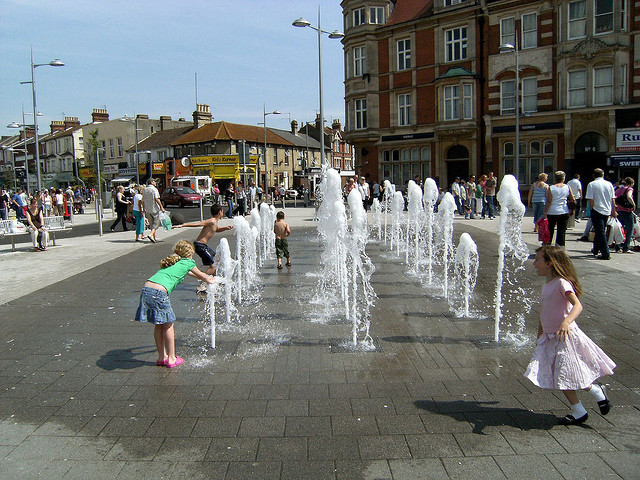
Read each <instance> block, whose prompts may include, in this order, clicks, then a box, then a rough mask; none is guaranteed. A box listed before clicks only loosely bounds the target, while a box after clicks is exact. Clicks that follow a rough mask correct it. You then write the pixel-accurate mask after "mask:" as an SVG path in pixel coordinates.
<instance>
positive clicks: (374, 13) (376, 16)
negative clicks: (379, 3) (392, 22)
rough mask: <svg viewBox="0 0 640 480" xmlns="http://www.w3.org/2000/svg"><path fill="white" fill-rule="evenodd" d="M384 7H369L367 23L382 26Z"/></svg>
mask: <svg viewBox="0 0 640 480" xmlns="http://www.w3.org/2000/svg"><path fill="white" fill-rule="evenodd" d="M384 22H385V19H384V7H369V23H373V24H376V25H384Z"/></svg>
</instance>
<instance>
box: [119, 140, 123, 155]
mask: <svg viewBox="0 0 640 480" xmlns="http://www.w3.org/2000/svg"><path fill="white" fill-rule="evenodd" d="M118 156H119V157H122V156H123V152H122V137H118Z"/></svg>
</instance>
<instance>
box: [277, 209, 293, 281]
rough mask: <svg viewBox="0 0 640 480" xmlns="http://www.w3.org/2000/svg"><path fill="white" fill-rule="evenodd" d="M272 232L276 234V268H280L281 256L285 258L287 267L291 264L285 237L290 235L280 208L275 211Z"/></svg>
mask: <svg viewBox="0 0 640 480" xmlns="http://www.w3.org/2000/svg"><path fill="white" fill-rule="evenodd" d="M273 232H274V233H275V234H276V257H278V270H282V257H284V258H286V259H287V267H290V266H291V258H290V257H289V242H288V241H287V237H288V236H289V235H291V228H290V227H289V224H288V223H286V222H285V221H284V212H283V211H282V210H280V211H279V212H278V213H276V223H275V224H274V225H273Z"/></svg>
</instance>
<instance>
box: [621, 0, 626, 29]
mask: <svg viewBox="0 0 640 480" xmlns="http://www.w3.org/2000/svg"><path fill="white" fill-rule="evenodd" d="M620 30H621V31H623V32H626V31H627V0H621V1H620Z"/></svg>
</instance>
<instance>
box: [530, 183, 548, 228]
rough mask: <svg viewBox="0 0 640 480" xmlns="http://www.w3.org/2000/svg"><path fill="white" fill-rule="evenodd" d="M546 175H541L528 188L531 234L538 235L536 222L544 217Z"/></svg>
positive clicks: (546, 188) (546, 186)
mask: <svg viewBox="0 0 640 480" xmlns="http://www.w3.org/2000/svg"><path fill="white" fill-rule="evenodd" d="M547 178H548V176H547V174H546V173H544V172H543V173H541V174H540V175H538V178H536V181H535V182H533V184H532V185H531V188H529V197H528V202H527V203H528V204H529V208H533V233H538V220H540V219H541V218H542V215H544V207H545V205H546V203H547V190H549V185H547Z"/></svg>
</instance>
